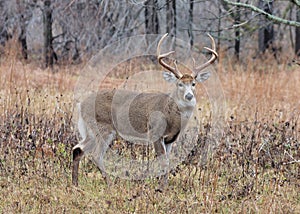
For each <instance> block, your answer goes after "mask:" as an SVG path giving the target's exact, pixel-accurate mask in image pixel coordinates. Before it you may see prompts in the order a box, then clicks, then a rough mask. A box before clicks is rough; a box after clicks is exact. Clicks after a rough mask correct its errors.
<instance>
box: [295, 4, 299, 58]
mask: <svg viewBox="0 0 300 214" xmlns="http://www.w3.org/2000/svg"><path fill="white" fill-rule="evenodd" d="M296 17H297V18H296V20H297V22H299V23H300V7H299V8H298V9H297V12H296ZM295 38H296V39H295V40H296V42H295V54H296V55H297V56H300V27H296V29H295Z"/></svg>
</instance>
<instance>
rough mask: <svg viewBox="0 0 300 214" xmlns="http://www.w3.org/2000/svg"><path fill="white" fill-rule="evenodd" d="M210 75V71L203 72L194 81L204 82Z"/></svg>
mask: <svg viewBox="0 0 300 214" xmlns="http://www.w3.org/2000/svg"><path fill="white" fill-rule="evenodd" d="M210 75H211V73H210V71H207V72H203V73H200V74H197V76H196V78H195V79H196V80H197V82H204V81H205V80H207V79H208V78H209V77H210Z"/></svg>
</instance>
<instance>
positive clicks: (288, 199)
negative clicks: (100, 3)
mask: <svg viewBox="0 0 300 214" xmlns="http://www.w3.org/2000/svg"><path fill="white" fill-rule="evenodd" d="M216 68H217V73H218V76H219V78H220V80H221V82H222V85H223V89H224V93H225V98H226V103H227V105H226V106H227V108H226V109H225V116H226V117H225V118H226V126H225V127H224V133H223V136H222V138H221V142H220V144H219V147H218V148H216V149H215V151H214V152H213V153H212V154H210V155H208V156H207V157H206V161H205V162H204V163H203V162H201V161H200V160H201V158H202V156H203V154H205V153H203V150H204V149H205V148H207V147H206V146H205V145H206V144H207V143H209V139H208V138H207V136H208V134H209V132H210V129H211V123H210V122H211V121H207V122H206V124H201V126H202V127H203V128H202V129H201V130H202V131H201V133H200V136H199V142H198V144H197V146H196V147H195V148H194V149H193V151H192V152H191V154H190V155H189V156H188V158H187V159H186V160H185V161H184V163H182V164H181V165H179V166H178V167H177V169H176V170H174V171H173V172H172V174H173V175H170V186H169V188H168V189H167V190H165V191H164V192H162V193H161V192H156V191H155V188H156V186H157V180H156V179H155V178H153V179H149V180H145V181H141V182H137V181H127V180H120V179H118V178H114V184H113V185H112V186H109V187H108V186H107V185H106V184H105V183H104V181H103V179H102V178H101V176H100V173H99V172H98V170H97V169H96V167H94V165H93V164H91V163H90V162H89V161H88V159H84V161H83V163H82V165H81V167H80V170H81V177H80V187H79V188H74V187H72V185H71V182H70V166H71V159H72V157H71V148H72V146H73V145H74V144H76V143H77V141H78V138H77V136H76V130H75V129H74V128H75V127H74V126H73V124H72V114H73V88H74V85H75V84H76V80H77V77H78V73H79V71H80V68H79V67H78V66H71V65H70V66H64V67H57V68H55V69H56V70H57V72H53V71H51V70H43V69H40V68H39V66H37V65H36V64H35V63H29V64H27V63H25V62H23V61H22V60H19V59H18V56H17V54H16V53H12V52H10V53H9V54H8V57H6V58H4V59H2V61H1V64H0V76H1V80H0V105H1V110H0V115H1V116H0V118H1V123H0V135H1V139H0V176H1V177H0V187H1V193H0V212H1V213H15V212H20V213H27V212H29V213H30V212H31V213H52V212H58V213H62V212H68V213H71V212H72V213H73V212H75V213H82V212H91V213H174V212H176V213H212V212H217V213H220V212H222V213H232V212H238V213H257V212H260V213H296V212H299V210H300V201H299V191H298V190H299V187H300V186H299V180H300V170H299V169H300V167H299V164H300V163H299V160H300V152H299V151H300V149H299V145H300V144H299V139H300V132H299V131H300V128H299V113H300V112H299V110H300V108H299V104H300V99H299V92H300V73H299V72H300V68H299V66H297V65H293V64H289V63H278V62H276V61H275V60H274V59H273V57H272V56H267V57H266V56H265V59H264V60H259V59H253V58H251V57H248V58H246V59H243V61H242V62H235V61H234V60H231V59H229V58H226V57H225V53H223V56H222V57H221V60H220V62H219V64H218V65H217V66H216ZM122 149H124V150H126V149H129V147H126V146H124V147H123V148H122ZM199 162H201V163H200V164H199Z"/></svg>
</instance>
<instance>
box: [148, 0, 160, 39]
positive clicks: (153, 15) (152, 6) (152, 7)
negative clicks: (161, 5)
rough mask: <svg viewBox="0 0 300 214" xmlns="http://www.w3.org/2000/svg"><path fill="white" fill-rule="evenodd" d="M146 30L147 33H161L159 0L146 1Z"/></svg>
mask: <svg viewBox="0 0 300 214" xmlns="http://www.w3.org/2000/svg"><path fill="white" fill-rule="evenodd" d="M144 5H145V32H146V34H158V33H159V21H158V14H157V0H147V1H146V2H145V4H144Z"/></svg>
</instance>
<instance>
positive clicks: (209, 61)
mask: <svg viewBox="0 0 300 214" xmlns="http://www.w3.org/2000/svg"><path fill="white" fill-rule="evenodd" d="M207 35H208V36H209V38H210V40H211V43H212V48H208V47H204V49H206V50H208V51H209V52H211V53H212V56H211V58H210V59H209V60H208V61H207V62H206V63H204V64H202V65H200V66H198V67H196V62H195V59H194V58H192V59H193V63H194V68H193V72H194V74H195V75H197V74H198V73H199V72H200V71H202V70H203V69H205V68H206V67H208V66H209V65H210V64H212V63H214V61H215V60H216V59H217V58H218V57H219V56H218V53H217V51H216V43H215V40H214V38H213V37H212V36H211V35H210V34H209V33H208V34H207Z"/></svg>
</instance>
